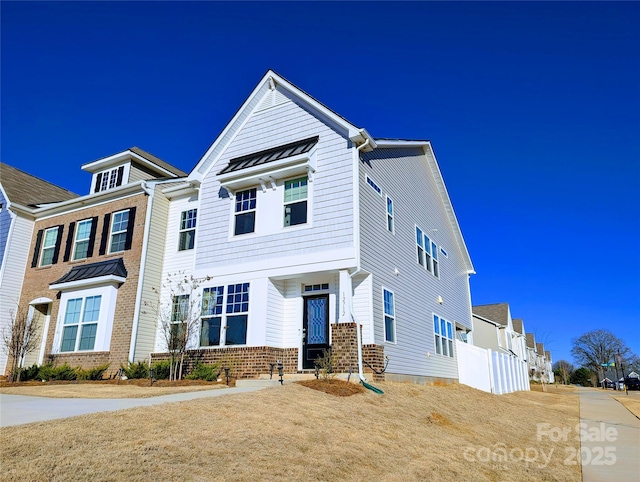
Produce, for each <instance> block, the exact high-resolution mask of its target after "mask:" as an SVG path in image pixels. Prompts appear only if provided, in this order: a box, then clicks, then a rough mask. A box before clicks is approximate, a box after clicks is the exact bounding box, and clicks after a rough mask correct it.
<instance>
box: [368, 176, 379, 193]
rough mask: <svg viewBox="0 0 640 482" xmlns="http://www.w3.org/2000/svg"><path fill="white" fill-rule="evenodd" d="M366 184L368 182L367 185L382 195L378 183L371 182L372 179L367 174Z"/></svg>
mask: <svg viewBox="0 0 640 482" xmlns="http://www.w3.org/2000/svg"><path fill="white" fill-rule="evenodd" d="M367 184H369V186H371V187H372V189H373V190H374V191H375V192H377V193H378V194H379V195H380V197H382V189H380V188H379V187H378V185H377V184H376V183H375V182H373V179H371V178H370V177H369V176H367Z"/></svg>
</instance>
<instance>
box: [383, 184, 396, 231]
mask: <svg viewBox="0 0 640 482" xmlns="http://www.w3.org/2000/svg"><path fill="white" fill-rule="evenodd" d="M389 201H391V213H389ZM384 210H385V217H384V220H385V223H386V226H385V228H386V230H387V231H388V232H390V233H391V234H393V235H394V236H395V234H396V221H395V208H394V207H393V199H391V197H390V196H389V195H388V194H387V195H385V203H384ZM389 220H391V229H389Z"/></svg>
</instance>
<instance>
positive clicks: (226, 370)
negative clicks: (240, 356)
mask: <svg viewBox="0 0 640 482" xmlns="http://www.w3.org/2000/svg"><path fill="white" fill-rule="evenodd" d="M229 370H231V368H229V367H224V376H225V377H226V379H227V385H229Z"/></svg>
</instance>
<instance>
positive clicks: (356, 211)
mask: <svg viewBox="0 0 640 482" xmlns="http://www.w3.org/2000/svg"><path fill="white" fill-rule="evenodd" d="M368 145H369V138H367V140H366V141H364V142H363V143H362V144H360V145H359V146H358V147H357V148H356V149H355V150H354V151H353V157H354V159H353V161H354V162H353V170H354V174H353V177H354V199H353V219H354V238H355V245H356V263H357V265H356V270H355V271H354V272H353V273H351V274H350V275H349V277H350V278H351V290H352V291H353V277H354V276H355V275H357V274H358V273H359V272H360V271H362V266H360V175H359V174H360V151H361V150H362V149H364V148H365V147H366V146H368ZM350 310H351V319H352V320H353V321H355V322H356V339H357V343H358V377H359V378H360V381H362V382H365V381H366V379H365V377H364V373H363V370H362V333H361V330H362V325H360V323H358V321H357V320H356V317H355V316H353V301H352V302H351V306H350Z"/></svg>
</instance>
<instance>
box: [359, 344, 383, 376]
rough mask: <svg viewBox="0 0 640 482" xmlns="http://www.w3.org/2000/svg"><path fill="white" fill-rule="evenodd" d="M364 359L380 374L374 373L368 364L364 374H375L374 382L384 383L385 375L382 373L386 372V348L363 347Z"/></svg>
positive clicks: (378, 346) (377, 346)
mask: <svg viewBox="0 0 640 482" xmlns="http://www.w3.org/2000/svg"><path fill="white" fill-rule="evenodd" d="M362 359H363V360H366V361H367V362H368V363H369V365H371V366H372V367H373V368H375V370H376V371H377V372H378V373H374V371H373V370H371V368H369V367H368V366H367V365H366V364H365V365H364V372H365V373H371V374H373V380H374V381H376V382H383V381H384V380H385V375H384V373H381V372H382V370H384V346H382V345H363V346H362Z"/></svg>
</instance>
